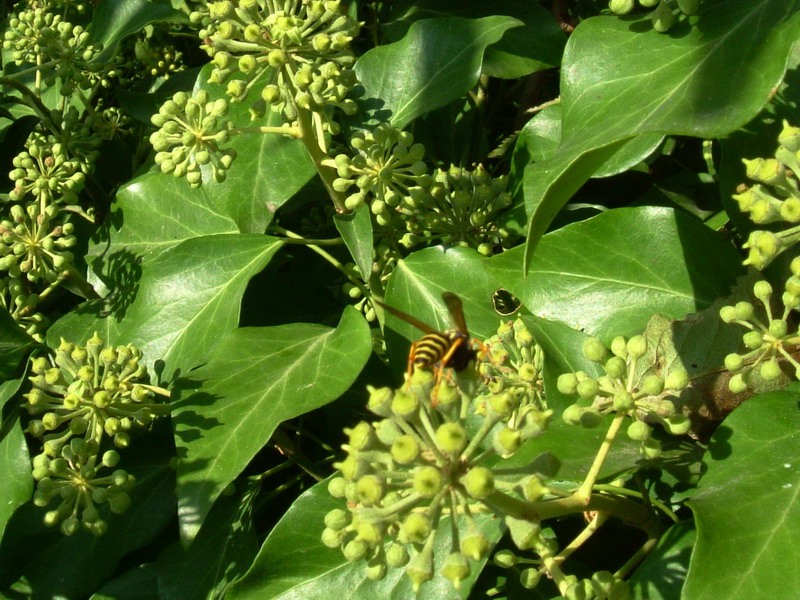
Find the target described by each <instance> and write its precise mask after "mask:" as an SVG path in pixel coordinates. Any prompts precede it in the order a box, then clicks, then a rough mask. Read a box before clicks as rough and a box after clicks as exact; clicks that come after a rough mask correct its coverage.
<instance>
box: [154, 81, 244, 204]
mask: <svg viewBox="0 0 800 600" xmlns="http://www.w3.org/2000/svg"><path fill="white" fill-rule="evenodd" d="M227 112H228V102H227V101H226V100H225V99H223V98H217V99H216V100H213V101H212V100H210V99H209V96H208V92H206V91H205V90H200V91H199V92H197V94H195V95H194V96H191V97H190V96H189V95H187V94H186V92H177V93H176V94H175V95H174V96H173V97H172V99H171V100H167V101H166V102H165V103H164V104H163V105H162V106H161V108H159V109H158V114H155V115H153V116H152V117H151V118H150V120H151V121H152V122H153V125H155V126H156V127H158V128H159V129H158V130H157V131H155V132H154V133H153V134H152V135H151V136H150V143H151V144H152V145H153V148H154V149H155V150H156V157H155V160H156V164H157V165H159V166H160V167H161V171H162V172H164V173H172V174H173V175H174V176H175V177H186V180H187V181H188V182H189V185H190V186H191V187H192V188H195V189H196V188H199V187H200V185H201V184H202V181H203V173H202V169H203V168H209V169H210V170H211V175H212V177H213V178H214V180H215V181H217V182H222V181H224V180H225V177H226V171H227V170H228V168H229V167H230V166H231V164H232V163H233V159H234V158H236V151H235V150H234V149H233V148H224V149H223V148H222V145H223V144H225V143H226V142H227V141H228V139H229V138H230V130H231V129H232V128H233V123H231V122H230V121H226V120H224V119H223V118H222V117H224V116H225V114H226V113H227Z"/></svg>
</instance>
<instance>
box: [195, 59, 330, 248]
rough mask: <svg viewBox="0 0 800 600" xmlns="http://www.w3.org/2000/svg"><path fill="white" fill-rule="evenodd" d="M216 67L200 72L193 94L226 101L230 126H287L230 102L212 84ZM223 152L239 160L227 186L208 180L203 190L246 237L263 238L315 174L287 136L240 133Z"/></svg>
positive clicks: (270, 115) (271, 116) (271, 115)
mask: <svg viewBox="0 0 800 600" xmlns="http://www.w3.org/2000/svg"><path fill="white" fill-rule="evenodd" d="M212 68H213V65H212V64H210V63H209V64H207V65H206V66H205V67H204V68H203V70H202V71H201V72H200V74H199V75H198V78H197V83H196V84H195V89H194V93H197V91H199V90H201V89H204V90H206V91H207V92H208V95H209V98H210V99H211V100H214V99H216V98H224V99H226V100H228V101H229V107H230V108H229V110H228V114H227V115H226V116H225V120H226V121H229V122H231V123H233V125H234V126H235V127H236V128H237V129H242V130H245V129H251V128H258V127H280V126H281V125H282V124H283V117H282V116H281V115H280V114H278V113H276V112H274V111H271V110H269V109H268V110H267V114H266V115H265V116H264V117H263V118H261V119H259V120H258V121H256V122H254V121H251V119H250V113H249V107H250V104H249V103H248V102H231V101H230V97H229V96H227V94H226V93H225V86H221V85H219V84H210V83H208V78H209V76H210V74H211V71H212ZM225 147H230V148H233V149H234V150H236V160H234V161H233V165H232V166H231V168H230V169H228V171H227V176H226V178H225V181H224V182H223V183H216V182H214V181H213V180H209V181H206V180H205V178H204V182H203V190H204V192H205V194H206V195H207V197H208V198H209V199H210V201H211V203H212V206H215V207H217V209H218V210H220V211H221V212H222V214H224V215H226V216H228V217H230V218H232V219H233V220H234V222H235V223H236V224H237V225H238V227H239V230H240V231H241V232H243V233H264V231H265V230H266V228H267V225H269V224H270V223H271V222H272V219H273V217H274V216H275V212H276V211H277V210H278V208H280V207H281V206H282V205H283V204H284V203H285V202H286V201H287V200H289V199H290V198H291V197H292V196H294V195H295V194H296V193H297V192H298V191H299V190H300V189H301V188H302V187H303V186H304V185H305V184H306V183H307V182H308V180H309V179H311V178H312V177H313V176H314V175H316V173H317V171H316V169H315V168H314V161H312V160H311V157H310V156H309V154H308V152H307V151H306V149H305V146H303V142H302V141H300V140H298V139H294V138H291V137H287V136H285V135H280V134H276V133H261V132H258V131H255V132H250V133H243V134H237V135H234V136H232V137H231V141H230V143H229V144H227V145H226V146H225ZM209 174H210V170H209ZM184 183H185V182H184Z"/></svg>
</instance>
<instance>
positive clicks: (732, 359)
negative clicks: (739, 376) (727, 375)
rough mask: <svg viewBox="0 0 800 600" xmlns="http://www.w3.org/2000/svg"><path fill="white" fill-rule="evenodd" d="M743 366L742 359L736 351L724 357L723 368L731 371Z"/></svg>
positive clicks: (733, 371)
mask: <svg viewBox="0 0 800 600" xmlns="http://www.w3.org/2000/svg"><path fill="white" fill-rule="evenodd" d="M743 366H744V360H743V359H742V357H741V356H740V355H738V354H736V353H732V354H728V356H726V357H725V368H726V369H727V370H728V371H730V372H731V373H735V372H736V371H739V370H740V369H741V368H742V367H743Z"/></svg>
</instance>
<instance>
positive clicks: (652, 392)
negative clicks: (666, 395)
mask: <svg viewBox="0 0 800 600" xmlns="http://www.w3.org/2000/svg"><path fill="white" fill-rule="evenodd" d="M642 391H643V392H644V393H645V394H647V395H648V396H658V395H659V394H660V393H661V392H663V391H664V379H663V377H660V376H659V375H648V376H647V377H645V378H644V381H643V382H642Z"/></svg>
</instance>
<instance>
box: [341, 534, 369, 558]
mask: <svg viewBox="0 0 800 600" xmlns="http://www.w3.org/2000/svg"><path fill="white" fill-rule="evenodd" d="M368 550H369V546H368V545H367V543H366V542H365V541H364V540H361V539H358V538H355V539H353V540H350V541H349V542H347V544H346V545H345V547H344V548H343V549H342V553H343V554H344V557H345V558H346V559H347V560H348V561H350V562H356V561H358V560H361V559H362V558H364V557H365V556H366V555H367V551H368Z"/></svg>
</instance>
